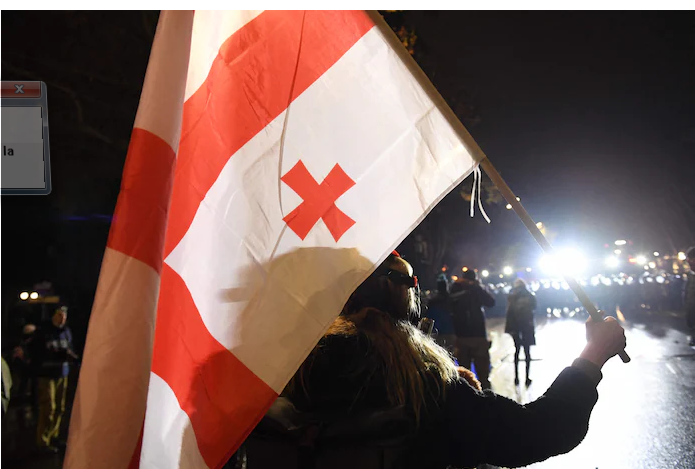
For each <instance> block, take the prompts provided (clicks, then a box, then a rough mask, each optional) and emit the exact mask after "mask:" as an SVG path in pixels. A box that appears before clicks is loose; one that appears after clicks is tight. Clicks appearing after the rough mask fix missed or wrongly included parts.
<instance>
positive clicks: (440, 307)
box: [427, 275, 456, 352]
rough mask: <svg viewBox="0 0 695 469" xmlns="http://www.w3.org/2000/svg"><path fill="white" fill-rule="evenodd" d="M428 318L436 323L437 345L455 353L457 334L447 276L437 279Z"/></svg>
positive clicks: (429, 303) (429, 304) (428, 307)
mask: <svg viewBox="0 0 695 469" xmlns="http://www.w3.org/2000/svg"><path fill="white" fill-rule="evenodd" d="M427 317H428V318H430V319H432V320H433V321H434V327H435V328H436V329H437V338H436V341H437V343H438V344H439V345H441V346H442V347H444V348H445V349H447V350H449V351H450V352H453V350H454V347H455V346H456V334H455V333H454V324H453V321H452V311H451V299H450V298H449V281H448V279H447V278H446V276H445V275H441V276H440V277H439V278H438V279H437V293H436V294H435V295H434V296H432V298H430V300H429V301H428V302H427Z"/></svg>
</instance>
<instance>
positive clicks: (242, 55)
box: [165, 11, 374, 255]
mask: <svg viewBox="0 0 695 469" xmlns="http://www.w3.org/2000/svg"><path fill="white" fill-rule="evenodd" d="M373 26H374V23H373V22H372V20H371V19H370V18H369V16H368V15H367V14H366V13H365V12H363V11H307V12H303V11H267V12H263V13H261V14H260V15H259V16H258V17H256V18H254V19H253V20H252V21H250V22H249V23H248V24H246V25H245V26H244V27H243V28H241V29H240V30H239V31H237V32H236V33H234V34H233V35H232V36H231V37H230V38H229V39H228V40H227V41H226V42H225V43H224V44H223V45H222V47H221V48H220V51H219V55H218V56H217V58H216V59H215V61H214V62H213V65H212V67H211V69H210V73H209V74H208V77H207V79H206V81H205V82H204V83H203V85H201V87H200V88H199V89H198V90H197V91H196V92H195V93H194V94H193V96H191V97H190V98H189V99H188V100H187V101H186V103H185V104H184V113H183V126H182V134H181V135H182V136H181V143H180V146H179V153H178V162H177V168H176V176H175V177H176V182H175V184H174V192H173V194H172V207H174V209H173V210H172V213H171V215H170V221H169V227H168V231H167V238H166V244H165V252H166V254H167V255H168V254H169V253H170V252H171V251H172V250H173V249H174V248H175V247H176V245H177V244H178V243H179V242H180V241H181V239H182V238H183V236H184V235H185V233H186V231H187V230H188V228H189V227H190V225H191V222H192V221H193V217H194V216H195V213H196V211H197V210H198V207H199V205H200V203H201V202H202V200H203V198H204V197H205V194H206V193H207V192H208V190H209V189H210V187H212V184H213V183H214V182H215V179H216V178H217V177H218V176H219V174H220V172H221V171H222V168H223V167H224V165H225V164H226V163H227V161H228V160H229V158H230V157H231V155H233V154H234V153H235V152H237V151H238V150H239V149H240V148H241V147H242V146H243V145H244V144H246V143H247V142H248V141H249V140H250V139H251V138H253V136H254V135H256V134H257V133H259V132H260V131H262V130H263V128H265V127H266V126H267V125H268V124H269V123H270V122H271V121H272V120H273V119H275V118H276V117H277V116H279V115H280V114H281V113H282V112H283V111H284V110H285V109H287V107H288V105H289V104H290V103H291V102H292V101H293V100H294V99H296V98H297V96H299V95H300V94H301V93H303V92H304V91H305V90H306V89H307V88H308V87H309V86H310V85H311V84H312V83H314V82H315V81H316V80H317V79H318V78H319V77H320V76H321V75H323V74H324V73H325V72H326V71H327V70H328V69H329V68H330V67H332V66H333V65H334V64H335V63H336V62H337V61H338V60H339V59H340V58H341V57H342V56H343V55H344V54H345V53H346V52H347V51H348V50H349V49H350V48H351V47H352V46H353V45H354V44H355V43H356V42H357V41H358V40H359V39H360V38H362V37H363V36H364V35H365V34H366V33H367V31H369V30H370V29H371V28H372V27H373ZM346 99H347V98H346ZM268 183H270V181H268Z"/></svg>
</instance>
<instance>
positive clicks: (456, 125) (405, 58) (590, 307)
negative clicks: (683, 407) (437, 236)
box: [367, 10, 630, 363]
mask: <svg viewBox="0 0 695 469" xmlns="http://www.w3.org/2000/svg"><path fill="white" fill-rule="evenodd" d="M367 13H368V14H369V16H370V17H371V19H372V21H374V23H375V24H376V25H377V26H378V27H379V28H380V29H381V31H382V32H383V34H384V37H385V38H386V39H387V40H389V41H390V42H391V44H392V46H393V50H394V51H395V52H396V53H397V54H398V56H399V58H400V59H401V61H402V62H403V64H404V65H405V66H406V67H407V68H408V70H410V72H411V73H412V74H413V77H415V79H416V80H417V81H418V83H420V86H422V89H423V90H424V91H425V92H427V94H428V95H429V97H430V99H431V100H432V102H433V103H434V104H435V105H436V106H437V107H438V108H439V111H440V112H441V113H442V115H443V116H444V117H445V118H446V120H447V122H449V125H451V127H452V129H454V131H455V132H456V133H457V134H458V136H459V137H460V138H461V140H462V141H463V144H464V146H465V147H466V150H467V151H468V153H469V154H470V155H471V157H472V158H473V159H474V160H475V161H478V162H480V163H479V164H480V166H482V168H483V169H484V170H485V172H486V173H487V175H488V176H490V179H491V180H492V182H493V183H494V184H495V186H497V188H498V189H499V190H500V192H501V193H502V195H503V196H504V198H505V199H506V200H507V202H509V203H510V204H511V206H512V208H513V209H514V212H516V214H517V215H518V216H519V218H520V219H521V221H522V222H523V223H524V225H526V228H527V229H528V230H529V232H530V233H531V236H533V237H534V239H535V240H536V241H537V242H538V244H540V245H541V248H543V250H544V251H545V252H546V253H548V254H549V255H553V254H554V252H555V251H554V250H553V247H552V246H551V245H550V243H549V242H548V240H547V239H545V236H543V233H541V230H539V229H538V227H537V226H536V224H535V223H534V222H533V219H532V218H531V216H530V215H529V214H528V212H526V209H524V207H523V206H522V205H521V203H520V202H519V201H518V200H516V196H515V195H514V192H512V190H511V189H510V188H509V186H508V185H507V183H506V182H504V179H502V176H500V174H499V173H498V172H497V170H496V169H495V167H494V166H493V165H492V163H491V162H490V160H489V159H488V157H487V155H485V152H483V150H482V149H481V148H480V146H478V143H477V142H476V141H475V140H474V139H473V136H471V134H470V133H469V132H468V130H467V129H466V128H465V127H464V126H463V124H462V123H461V121H460V120H459V118H458V117H457V116H456V114H455V113H454V111H452V110H451V108H450V107H449V105H448V104H447V102H446V101H445V100H444V98H442V95H441V94H439V91H437V89H436V88H435V87H434V85H433V84H432V82H431V81H430V80H429V78H428V77H427V75H426V74H425V72H423V71H422V69H421V68H420V66H419V65H418V64H417V62H415V59H413V58H412V57H411V56H410V54H409V53H408V51H407V50H406V49H405V47H403V44H401V41H400V39H398V36H397V35H396V33H395V32H393V30H392V29H391V27H390V26H389V25H388V24H387V23H386V21H385V20H384V18H383V17H382V16H381V14H379V12H378V11H375V10H373V11H368V12H367ZM563 276H564V278H565V281H566V282H567V284H568V285H569V286H570V288H571V289H572V291H573V292H574V294H575V295H577V298H578V299H579V301H580V302H581V303H582V305H583V306H584V308H585V309H586V311H587V312H588V313H589V315H590V316H591V318H592V319H593V320H595V321H603V315H602V314H601V313H600V312H599V311H598V310H597V309H596V306H594V304H593V303H592V302H591V300H590V299H589V297H588V296H587V294H586V292H584V289H583V288H582V287H581V285H579V282H577V280H576V279H575V278H574V277H571V276H569V275H563ZM618 355H619V356H620V359H621V360H622V361H623V362H624V363H628V362H629V361H630V356H629V355H628V354H627V353H626V352H625V350H623V351H622V352H620V353H619V354H618Z"/></svg>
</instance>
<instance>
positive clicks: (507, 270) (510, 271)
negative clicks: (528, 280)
mask: <svg viewBox="0 0 695 469" xmlns="http://www.w3.org/2000/svg"><path fill="white" fill-rule="evenodd" d="M502 273H503V274H504V275H512V274H513V273H514V269H512V268H511V267H510V266H508V265H507V266H504V269H502Z"/></svg>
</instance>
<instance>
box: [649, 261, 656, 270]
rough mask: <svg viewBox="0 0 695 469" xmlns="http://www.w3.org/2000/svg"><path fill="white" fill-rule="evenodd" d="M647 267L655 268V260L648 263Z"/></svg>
mask: <svg viewBox="0 0 695 469" xmlns="http://www.w3.org/2000/svg"><path fill="white" fill-rule="evenodd" d="M649 268H650V269H656V262H654V261H652V262H650V263H649Z"/></svg>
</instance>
